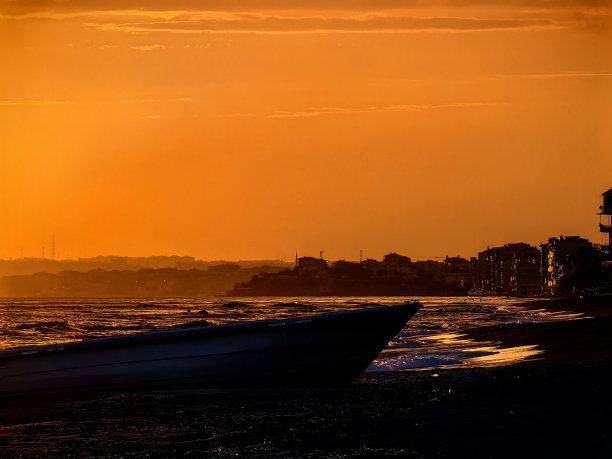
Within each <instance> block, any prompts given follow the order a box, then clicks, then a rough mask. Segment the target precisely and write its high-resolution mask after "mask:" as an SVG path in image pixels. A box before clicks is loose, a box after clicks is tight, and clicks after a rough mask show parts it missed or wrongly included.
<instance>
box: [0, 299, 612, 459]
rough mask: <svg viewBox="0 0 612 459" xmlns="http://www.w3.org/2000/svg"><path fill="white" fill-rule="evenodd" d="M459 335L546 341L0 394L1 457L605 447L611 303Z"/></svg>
mask: <svg viewBox="0 0 612 459" xmlns="http://www.w3.org/2000/svg"><path fill="white" fill-rule="evenodd" d="M538 307H546V308H561V309H564V310H573V311H577V312H582V313H584V314H585V316H586V317H587V318H584V319H578V320H573V321H564V322H553V323H541V324H507V325H501V326H494V327H480V328H477V329H472V330H470V331H469V332H468V336H469V337H470V338H472V339H476V340H482V341H487V342H490V341H494V342H500V343H503V344H504V345H506V346H523V345H537V346H538V348H539V349H541V350H543V351H544V352H543V353H541V354H539V355H537V356H534V357H533V358H532V359H530V360H527V361H525V362H523V363H521V364H516V365H509V366H500V367H495V368H469V369H468V368H466V369H462V368H458V369H446V370H435V369H434V370H425V371H406V372H394V373H370V374H364V375H362V376H361V377H360V378H359V379H358V380H357V381H355V382H354V383H353V384H351V385H349V386H347V387H340V388H309V389H282V388H281V389H242V390H190V391H163V392H162V391H155V392H104V393H90V394H72V395H61V396H52V397H42V396H38V397H31V398H12V399H5V400H2V401H1V404H0V456H2V457H60V456H62V457H66V456H79V457H83V456H93V457H142V456H151V457H172V456H179V455H180V456H192V457H204V456H206V457H209V456H213V457H229V456H234V457H235V456H238V457H262V456H267V457H270V456H271V457H274V456H276V457H355V456H362V457H385V456H401V457H446V456H459V457H511V456H516V455H517V454H521V455H524V456H526V457H536V456H544V457H550V456H556V457H609V448H610V446H612V439H611V432H612V429H611V427H612V420H611V417H610V408H611V407H612V394H611V393H610V390H609V386H610V380H611V376H612V365H611V360H612V359H611V352H612V351H611V349H612V346H611V344H612V315H611V313H612V307H611V306H610V303H609V302H608V301H603V300H588V301H583V300H553V301H542V302H541V305H540V304H538Z"/></svg>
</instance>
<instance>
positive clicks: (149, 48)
mask: <svg viewBox="0 0 612 459" xmlns="http://www.w3.org/2000/svg"><path fill="white" fill-rule="evenodd" d="M130 49H135V50H137V51H163V50H164V49H166V46H165V45H158V44H155V45H141V46H130Z"/></svg>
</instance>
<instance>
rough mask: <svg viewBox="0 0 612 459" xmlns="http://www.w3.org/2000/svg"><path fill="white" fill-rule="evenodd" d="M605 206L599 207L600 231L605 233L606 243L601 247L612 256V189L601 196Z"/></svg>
mask: <svg viewBox="0 0 612 459" xmlns="http://www.w3.org/2000/svg"><path fill="white" fill-rule="evenodd" d="M601 196H602V197H603V205H601V206H599V210H600V212H599V216H600V218H599V231H600V232H601V233H604V235H605V237H606V242H605V243H604V244H603V245H602V246H601V248H602V250H603V251H605V252H606V253H607V254H608V255H610V254H612V188H610V189H609V190H608V191H606V192H605V193H603V194H602V195H601Z"/></svg>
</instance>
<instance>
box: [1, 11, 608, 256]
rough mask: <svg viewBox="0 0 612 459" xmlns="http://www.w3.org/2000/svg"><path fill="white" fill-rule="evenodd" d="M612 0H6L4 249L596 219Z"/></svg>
mask: <svg viewBox="0 0 612 459" xmlns="http://www.w3.org/2000/svg"><path fill="white" fill-rule="evenodd" d="M610 187H612V2H611V1H596V0H593V1H572V0H566V1H562V0H559V1H556V0H523V1H512V0H508V1H506V0H504V1H502V0H498V1H496V0H490V1H487V0H466V1H450V0H447V1H443V0H413V1H411V0H407V1H393V0H356V1H348V0H340V1H333V0H329V1H321V0H284V1H281V0H267V1H266V0H264V1H248V0H211V1H206V0H203V1H195V0H174V1H170V0H149V1H147V0H78V1H77V0H61V1H60V0H57V1H52V0H32V1H27V0H21V1H10V0H0V197H1V199H0V215H1V219H0V222H1V225H0V258H9V257H13V258H15V257H18V256H19V257H20V256H21V251H20V250H21V247H22V246H23V248H24V255H25V256H26V257H27V256H40V255H41V248H42V245H43V244H45V245H46V247H47V252H46V254H47V255H50V253H51V250H50V246H51V237H52V235H55V240H56V245H57V255H58V256H59V258H67V257H71V258H75V257H78V256H94V255H111V254H115V255H131V256H146V255H153V254H160V255H171V254H179V255H193V256H196V257H198V258H203V259H220V258H224V259H249V258H251V259H252V258H282V259H287V260H290V259H292V258H293V256H294V254H295V252H296V251H297V252H298V253H299V254H300V255H314V256H318V254H319V250H325V257H326V258H328V259H332V260H334V259H340V258H345V259H353V260H354V259H358V258H359V250H360V249H363V251H364V257H376V258H378V257H381V256H382V255H383V254H385V253H388V252H390V251H397V252H399V253H402V254H405V255H409V256H412V257H413V258H417V259H418V258H423V257H433V256H443V255H446V254H450V255H458V254H459V255H462V256H471V255H475V254H476V252H477V251H479V250H483V249H485V248H486V247H487V245H490V246H493V245H500V244H504V243H507V242H519V241H523V242H528V243H535V244H537V243H539V242H541V241H543V240H545V239H547V238H548V237H551V236H555V235H557V236H558V235H559V234H566V235H581V236H584V237H588V238H589V239H591V240H593V241H594V242H600V236H599V233H598V227H597V223H598V217H597V215H596V212H597V209H598V206H599V204H600V199H601V197H600V195H601V193H602V192H603V191H605V190H607V189H609V188H610Z"/></svg>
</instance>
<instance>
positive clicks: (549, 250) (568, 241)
mask: <svg viewBox="0 0 612 459" xmlns="http://www.w3.org/2000/svg"><path fill="white" fill-rule="evenodd" d="M541 247H542V272H543V277H544V293H547V294H551V295H556V294H558V293H559V292H560V291H561V290H563V289H564V287H565V285H564V277H566V276H567V275H568V274H569V271H570V269H571V266H572V265H573V264H575V261H576V259H577V258H578V257H577V254H578V253H580V252H585V251H590V250H592V249H593V244H591V242H590V241H589V240H588V239H584V238H581V237H580V236H559V237H558V238H556V237H551V238H550V239H548V242H547V243H545V244H542V245H541Z"/></svg>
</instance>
